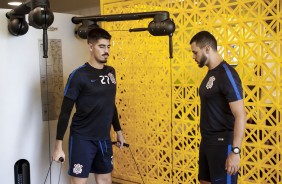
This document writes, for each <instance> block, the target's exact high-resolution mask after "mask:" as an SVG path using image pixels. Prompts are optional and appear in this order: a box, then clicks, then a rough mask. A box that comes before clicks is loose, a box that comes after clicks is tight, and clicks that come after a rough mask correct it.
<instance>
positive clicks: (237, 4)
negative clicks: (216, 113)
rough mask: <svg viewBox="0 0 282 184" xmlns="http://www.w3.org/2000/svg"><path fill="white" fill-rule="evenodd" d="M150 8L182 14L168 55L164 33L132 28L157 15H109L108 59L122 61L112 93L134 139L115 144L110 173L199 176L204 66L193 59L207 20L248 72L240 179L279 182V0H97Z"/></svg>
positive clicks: (110, 6) (120, 7)
mask: <svg viewBox="0 0 282 184" xmlns="http://www.w3.org/2000/svg"><path fill="white" fill-rule="evenodd" d="M151 11H169V12H170V16H171V18H172V19H173V20H174V22H175V24H176V31H175V33H174V36H173V46H174V58H173V59H171V60H170V59H169V52H168V37H167V36H164V37H154V36H151V35H150V34H149V33H148V32H139V33H129V32H128V30H129V29H130V28H140V27H147V26H148V23H149V22H150V21H151V19H144V20H133V21H121V22H106V23H103V27H104V28H105V29H107V30H109V31H110V33H111V34H112V36H113V39H112V49H111V57H110V58H111V59H110V61H109V64H110V65H112V66H114V67H115V68H116V71H117V81H118V93H117V102H116V103H117V106H118V110H119V114H120V121H121V124H122V128H123V132H124V134H125V137H126V140H127V142H128V143H129V144H130V150H129V149H128V148H125V149H123V150H119V149H114V154H115V159H114V164H115V166H114V172H113V177H114V179H115V180H116V181H119V182H120V183H134V182H135V183H136V182H139V183H142V179H141V176H142V178H143V180H144V182H145V183H146V184H149V183H150V184H153V183H155V184H166V183H173V184H178V183H187V184H190V183H198V181H197V173H198V146H199V140H200V134H199V108H200V103H199V96H198V92H197V91H198V86H199V84H200V82H201V80H202V78H203V77H204V75H205V72H206V69H199V68H198V66H197V65H196V63H195V62H194V61H193V59H192V53H191V51H190V45H189V41H190V38H191V37H192V36H193V35H194V34H195V33H197V32H198V31H200V30H208V31H211V32H212V33H213V34H214V35H215V37H216V38H217V39H218V45H219V52H220V53H221V54H222V56H223V58H224V59H225V60H227V62H229V63H230V64H232V65H234V67H235V68H236V70H237V71H238V73H239V75H240V76H241V79H242V82H243V88H244V95H245V105H246V111H247V117H248V124H247V130H246V134H245V135H246V137H245V139H244V142H243V148H242V162H241V163H242V164H241V170H240V177H239V183H242V184H245V183H246V184H248V183H263V184H264V183H271V184H272V183H282V158H281V157H282V123H281V121H282V120H281V119H282V115H281V114H282V112H281V111H282V108H281V107H282V98H281V84H282V77H281V72H282V70H281V67H282V66H281V65H282V63H281V61H282V56H281V51H282V48H281V45H282V41H281V40H282V30H281V24H282V13H281V1H279V0H142V1H140V0H129V1H117V0H101V12H102V14H105V15H108V14H123V13H136V12H151ZM114 138H115V137H114V133H113V139H114ZM130 151H131V152H132V154H133V156H134V157H132V156H131V152H130ZM134 159H135V161H136V163H137V165H138V168H139V170H140V174H141V176H140V174H139V171H138V168H137V166H136V164H135V161H134Z"/></svg>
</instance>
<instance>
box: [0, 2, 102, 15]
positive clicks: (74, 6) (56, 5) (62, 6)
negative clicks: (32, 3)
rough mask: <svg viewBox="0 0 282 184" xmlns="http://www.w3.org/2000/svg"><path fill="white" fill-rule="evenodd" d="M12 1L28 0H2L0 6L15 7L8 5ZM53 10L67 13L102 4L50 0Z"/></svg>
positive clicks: (5, 7)
mask: <svg viewBox="0 0 282 184" xmlns="http://www.w3.org/2000/svg"><path fill="white" fill-rule="evenodd" d="M10 1H20V2H27V1H26V0H0V8H4V9H13V8H14V6H10V5H8V2H10ZM49 2H50V8H51V10H52V12H58V13H66V12H71V11H77V10H82V9H87V8H92V7H97V6H100V0H79V1H76V0H49Z"/></svg>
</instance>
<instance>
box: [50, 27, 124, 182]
mask: <svg viewBox="0 0 282 184" xmlns="http://www.w3.org/2000/svg"><path fill="white" fill-rule="evenodd" d="M110 39H111V35H110V34H109V33H108V32H107V31H106V30H104V29H101V28H95V29H93V30H91V31H89V33H88V37H87V43H88V46H89V51H90V59H89V61H88V62H87V63H85V64H84V65H82V66H81V67H79V68H77V69H76V70H74V71H73V72H72V73H71V74H70V76H69V79H68V82H67V84H66V87H65V91H64V99H63V103H62V107H61V113H60V116H59V120H58V125H57V135H56V143H55V149H54V153H53V159H54V160H55V161H58V162H59V158H60V157H62V158H63V159H65V154H64V151H63V149H62V140H63V137H64V134H65V132H66V129H67V127H68V121H69V118H70V115H71V111H72V109H73V106H74V104H75V107H76V112H75V113H74V115H73V117H72V122H71V126H70V137H69V171H68V173H69V175H70V176H71V184H86V183H87V179H88V176H89V173H94V176H95V180H96V183H97V184H111V183H112V179H111V172H112V170H113V164H112V163H113V160H112V158H113V151H112V142H111V138H110V129H111V125H113V128H114V130H115V131H116V134H117V141H118V143H119V145H118V146H119V147H122V146H123V144H124V143H125V140H124V137H123V135H122V132H121V127H120V123H119V119H118V113H117V108H116V106H115V96H116V79H115V76H116V75H115V70H114V68H113V67H111V66H107V65H105V64H106V62H107V59H108V57H109V52H110Z"/></svg>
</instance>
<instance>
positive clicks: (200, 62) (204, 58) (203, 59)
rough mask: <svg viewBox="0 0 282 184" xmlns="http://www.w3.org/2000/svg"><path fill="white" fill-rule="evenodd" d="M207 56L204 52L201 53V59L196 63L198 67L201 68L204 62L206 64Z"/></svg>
mask: <svg viewBox="0 0 282 184" xmlns="http://www.w3.org/2000/svg"><path fill="white" fill-rule="evenodd" d="M207 59H208V58H207V56H205V55H204V54H203V55H202V57H201V59H200V61H199V63H198V66H199V67H200V68H203V66H205V64H206V61H207Z"/></svg>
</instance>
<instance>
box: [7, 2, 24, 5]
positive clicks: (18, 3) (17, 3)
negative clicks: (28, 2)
mask: <svg viewBox="0 0 282 184" xmlns="http://www.w3.org/2000/svg"><path fill="white" fill-rule="evenodd" d="M21 4H22V2H9V3H8V5H11V6H19V5H21Z"/></svg>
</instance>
